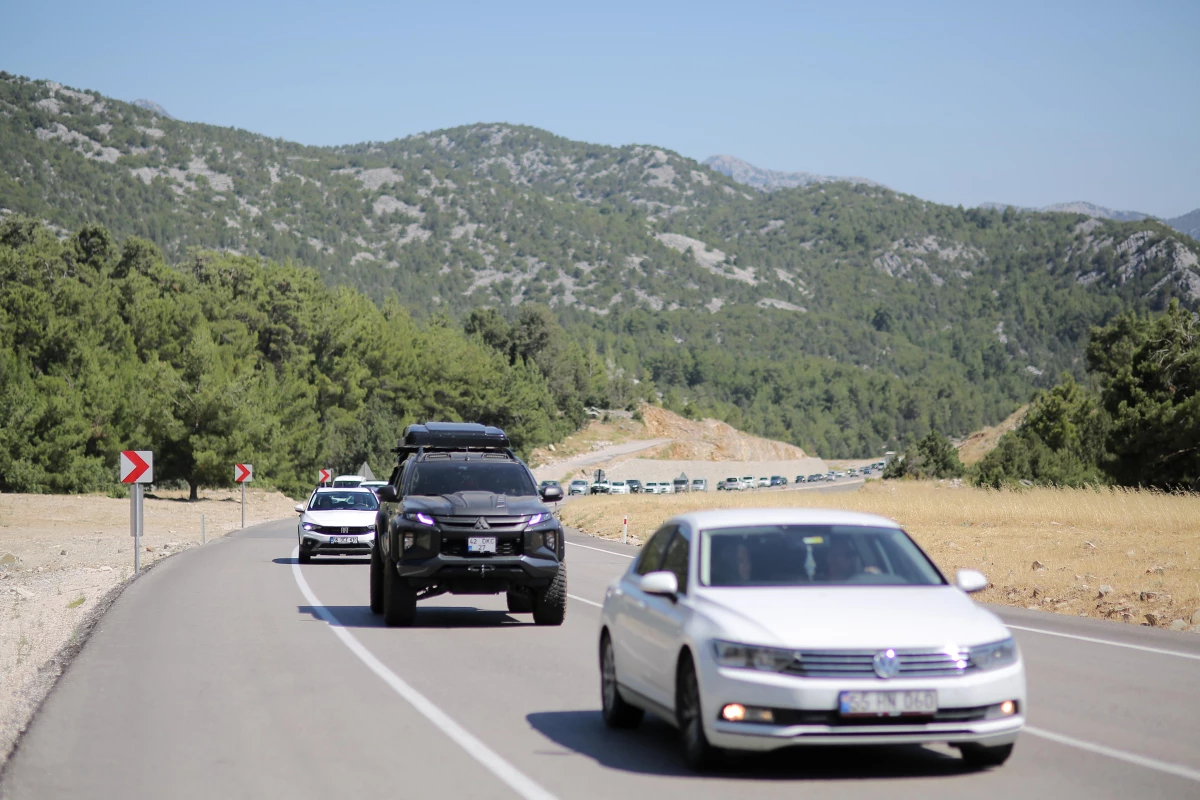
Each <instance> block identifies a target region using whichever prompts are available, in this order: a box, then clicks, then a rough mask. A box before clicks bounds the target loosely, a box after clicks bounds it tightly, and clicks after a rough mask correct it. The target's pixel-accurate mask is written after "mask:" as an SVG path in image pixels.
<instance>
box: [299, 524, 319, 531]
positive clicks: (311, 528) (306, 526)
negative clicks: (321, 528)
mask: <svg viewBox="0 0 1200 800" xmlns="http://www.w3.org/2000/svg"><path fill="white" fill-rule="evenodd" d="M301 527H302V528H304V530H306V531H311V530H314V529H315V528H316V527H317V526H316V525H314V524H312V523H311V522H305V523H303V524H302V525H301Z"/></svg>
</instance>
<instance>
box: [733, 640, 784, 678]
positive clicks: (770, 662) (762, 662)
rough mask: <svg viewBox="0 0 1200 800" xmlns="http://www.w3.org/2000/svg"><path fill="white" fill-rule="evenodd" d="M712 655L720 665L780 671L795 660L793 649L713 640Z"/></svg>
mask: <svg viewBox="0 0 1200 800" xmlns="http://www.w3.org/2000/svg"><path fill="white" fill-rule="evenodd" d="M713 656H714V658H716V660H717V665H718V666H721V667H737V668H740V669H758V670H763V671H764V672H782V671H783V670H785V669H787V668H788V667H789V666H791V663H792V662H793V661H795V660H796V653H795V651H793V650H784V649H782V648H779V647H759V646H757V645H752V644H738V643H736V642H724V641H721V640H720V639H714V640H713Z"/></svg>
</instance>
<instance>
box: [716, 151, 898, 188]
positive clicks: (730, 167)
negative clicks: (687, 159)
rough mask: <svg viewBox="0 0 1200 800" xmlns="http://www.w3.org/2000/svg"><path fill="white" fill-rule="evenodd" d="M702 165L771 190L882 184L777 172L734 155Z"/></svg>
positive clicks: (811, 174)
mask: <svg viewBox="0 0 1200 800" xmlns="http://www.w3.org/2000/svg"><path fill="white" fill-rule="evenodd" d="M703 163H704V166H706V167H710V168H711V169H714V170H716V171H717V172H719V173H721V174H722V175H726V176H728V177H730V178H732V179H733V180H735V181H737V182H738V183H743V184H745V185H746V186H753V187H754V188H755V189H762V190H763V191H767V192H771V191H774V190H776V189H794V188H796V187H797V186H811V185H812V184H814V183H838V182H843V183H861V184H865V185H867V186H882V185H883V184H881V183H876V182H875V181H872V180H867V179H866V178H847V177H837V176H834V175H817V174H816V173H813V172H778V171H776V170H771V169H763V168H761V167H756V166H754V165H753V164H750V163H748V162H746V161H743V160H742V159H740V158H737V157H736V156H725V155H721V156H710V157H708V158H706V159H704V161H703Z"/></svg>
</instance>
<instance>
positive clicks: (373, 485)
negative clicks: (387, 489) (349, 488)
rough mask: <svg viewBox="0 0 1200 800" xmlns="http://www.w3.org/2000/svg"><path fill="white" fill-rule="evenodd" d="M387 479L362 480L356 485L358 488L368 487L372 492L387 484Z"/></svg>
mask: <svg viewBox="0 0 1200 800" xmlns="http://www.w3.org/2000/svg"><path fill="white" fill-rule="evenodd" d="M387 485H388V482H387V481H363V482H362V483H360V484H359V485H358V488H360V489H370V490H371V491H372V492H378V491H379V489H380V488H381V487H383V486H387Z"/></svg>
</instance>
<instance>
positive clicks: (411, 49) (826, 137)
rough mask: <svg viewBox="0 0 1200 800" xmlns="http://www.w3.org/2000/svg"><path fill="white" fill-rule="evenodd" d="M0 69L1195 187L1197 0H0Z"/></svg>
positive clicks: (268, 102)
mask: <svg viewBox="0 0 1200 800" xmlns="http://www.w3.org/2000/svg"><path fill="white" fill-rule="evenodd" d="M0 19H3V24H2V25H0V69H5V70H7V71H9V72H15V73H18V74H22V75H28V76H30V77H35V78H51V79H54V80H57V81H60V82H62V83H65V84H67V85H70V86H76V87H81V88H89V89H96V90H98V91H100V92H102V93H104V94H107V95H111V96H114V97H119V98H122V99H126V100H131V99H134V98H138V97H146V98H150V99H152V100H155V101H157V102H159V103H161V104H162V105H163V106H164V107H165V108H166V109H167V110H168V111H169V112H171V113H172V114H173V115H175V116H176V117H179V118H181V119H186V120H195V121H202V122H208V123H213V124H217V125H232V126H237V127H240V128H245V129H248V130H252V131H256V132H259V133H264V134H268V135H270V136H279V137H284V138H286V139H292V140H296V141H300V142H305V143H308V144H346V143H352V142H359V141H363V140H384V139H393V138H397V137H403V136H406V135H409V134H412V133H417V132H420V131H428V130H434V129H437V128H443V127H449V126H453V125H460V124H465V123H471V122H478V121H489V122H491V121H506V122H513V123H525V124H529V125H536V126H538V127H541V128H546V129H548V130H550V131H553V132H554V133H557V134H561V135H563V136H567V137H570V138H573V139H582V140H587V141H592V142H601V143H606V144H625V143H630V142H639V143H653V144H657V145H660V146H663V147H667V148H670V149H673V150H676V151H678V152H680V153H682V154H684V155H687V156H691V157H693V158H697V159H703V158H705V157H707V156H710V155H713V154H715V153H729V154H732V155H736V156H739V157H741V158H744V159H746V160H747V161H750V162H751V163H753V164H756V165H758V166H762V167H767V168H771V169H782V170H808V171H812V172H819V173H828V174H838V175H862V176H865V177H869V178H872V179H875V180H878V181H882V182H883V183H886V184H888V185H889V186H892V187H893V188H896V189H899V190H901V191H905V192H911V193H913V194H916V195H919V196H921V197H925V198H928V199H931V200H936V201H939V202H945V203H952V204H957V203H962V204H964V205H973V204H976V203H979V202H982V201H985V200H995V201H1003V202H1010V203H1016V204H1019V205H1031V206H1040V205H1045V204H1049V203H1053V202H1060V201H1067V200H1088V201H1091V202H1094V203H1098V204H1101V205H1106V206H1110V207H1114V208H1119V209H1134V210H1140V211H1145V212H1147V213H1151V214H1156V215H1161V216H1175V215H1178V214H1182V213H1184V212H1187V211H1190V210H1191V209H1193V208H1196V207H1198V206H1200V1H1197V0H1179V1H1178V2H1132V1H1131V0H1125V2H1120V3H1110V2H1099V1H1095V2H1060V3H1054V2H1046V0H1043V1H1042V2H1031V3H1026V2H1002V3H986V4H985V3H980V2H961V1H960V2H947V3H922V2H888V3H855V4H851V3H842V2H830V1H829V0H825V1H824V2H819V3H812V4H808V3H801V2H792V3H784V2H747V1H743V2H738V3H728V4H721V5H718V4H712V3H698V2H694V3H684V2H675V3H655V2H650V1H649V0H643V2H633V3H627V2H623V1H614V0H609V1H607V2H596V3H591V4H582V3H569V2H556V3H525V2H517V0H509V1H508V2H492V3H453V2H448V1H447V0H441V2H434V3H431V2H421V3H412V4H407V3H383V2H360V1H358V0H349V1H348V2H339V3H316V2H308V0H293V2H290V3H278V4H274V3H259V2H252V1H251V0H246V1H245V2H226V1H225V0H212V1H211V2H205V3H172V2H166V3H164V2H162V1H161V0H157V1H156V2H124V1H122V0H116V1H114V2H104V3H97V2H94V0H92V2H87V3H82V2H74V1H73V0H66V1H64V2H54V3H50V2H43V3H34V2H24V0H0Z"/></svg>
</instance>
